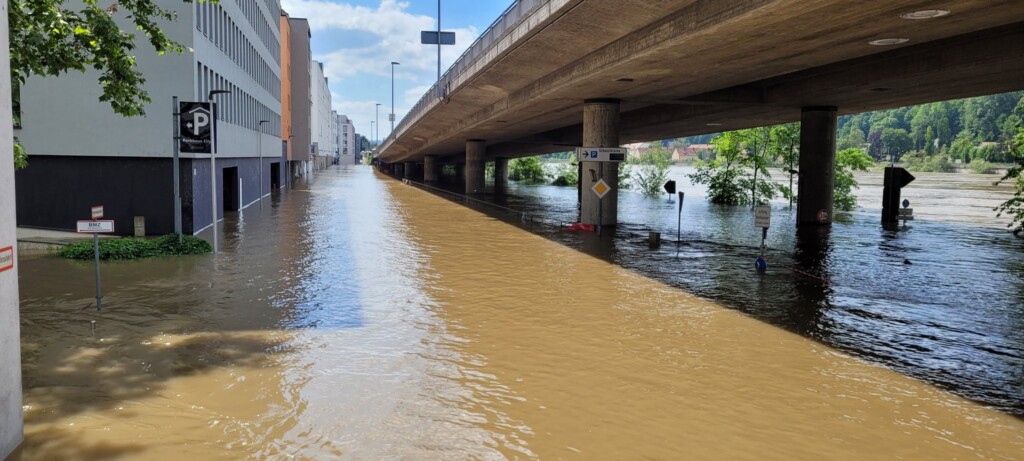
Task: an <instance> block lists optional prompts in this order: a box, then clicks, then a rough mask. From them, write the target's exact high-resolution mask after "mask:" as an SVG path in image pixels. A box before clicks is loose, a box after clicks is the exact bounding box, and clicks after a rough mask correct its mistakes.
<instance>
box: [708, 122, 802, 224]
mask: <svg viewBox="0 0 1024 461" xmlns="http://www.w3.org/2000/svg"><path fill="white" fill-rule="evenodd" d="M770 134H771V129H770V128H768V127H765V128H754V129H750V130H739V131H731V132H727V133H723V134H722V135H721V136H719V137H717V138H715V140H714V141H712V143H713V144H714V145H715V152H716V153H717V155H716V157H715V160H713V161H711V162H709V163H707V164H704V165H700V166H698V167H697V171H696V172H695V173H693V174H691V175H689V178H690V180H691V181H693V182H695V183H697V184H704V185H707V186H708V200H709V201H711V203H718V204H723V205H749V204H754V203H766V202H768V201H769V200H771V199H772V198H774V197H775V196H776V195H777V194H778V193H779V191H780V190H782V188H781V187H780V186H779V185H778V184H776V183H775V182H773V181H770V180H768V178H770V177H771V175H770V174H769V172H768V152H772V151H774V150H777V149H776V148H774V147H772V145H771V143H772V138H771V136H770ZM748 168H749V170H748ZM759 178H760V180H759Z"/></svg>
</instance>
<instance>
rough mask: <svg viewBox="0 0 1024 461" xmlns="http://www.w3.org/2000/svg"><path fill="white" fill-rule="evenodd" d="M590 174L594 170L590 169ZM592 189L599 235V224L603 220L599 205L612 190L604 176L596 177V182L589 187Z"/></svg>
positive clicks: (601, 209)
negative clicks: (594, 197)
mask: <svg viewBox="0 0 1024 461" xmlns="http://www.w3.org/2000/svg"><path fill="white" fill-rule="evenodd" d="M590 174H594V170H590ZM590 190H592V191H594V195H597V235H601V224H602V221H604V216H603V212H604V207H603V206H601V205H602V204H603V203H602V202H603V201H604V196H605V195H606V194H608V192H610V191H611V190H612V187H611V186H609V185H608V183H606V182H604V178H602V177H598V178H597V182H595V183H594V186H593V187H591V188H590Z"/></svg>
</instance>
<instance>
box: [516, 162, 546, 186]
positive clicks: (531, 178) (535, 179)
mask: <svg viewBox="0 0 1024 461" xmlns="http://www.w3.org/2000/svg"><path fill="white" fill-rule="evenodd" d="M508 178H509V179H511V180H513V181H520V182H524V183H527V184H540V183H543V182H547V178H548V174H547V172H546V171H544V165H541V162H540V157H522V158H517V159H513V160H510V161H509V162H508Z"/></svg>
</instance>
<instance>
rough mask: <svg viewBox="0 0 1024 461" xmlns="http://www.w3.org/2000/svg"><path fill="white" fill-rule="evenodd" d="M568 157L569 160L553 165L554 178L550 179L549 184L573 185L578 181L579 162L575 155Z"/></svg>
mask: <svg viewBox="0 0 1024 461" xmlns="http://www.w3.org/2000/svg"><path fill="white" fill-rule="evenodd" d="M570 158H571V160H570V161H569V162H565V163H559V164H558V166H557V167H555V173H554V179H552V180H551V184H553V185H556V186H575V185H577V184H579V183H580V174H579V168H578V165H579V162H577V161H576V157H575V156H573V157H570Z"/></svg>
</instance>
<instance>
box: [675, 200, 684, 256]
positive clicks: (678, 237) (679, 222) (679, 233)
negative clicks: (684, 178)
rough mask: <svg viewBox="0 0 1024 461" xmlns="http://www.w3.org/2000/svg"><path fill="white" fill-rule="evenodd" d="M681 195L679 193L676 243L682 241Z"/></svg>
mask: <svg viewBox="0 0 1024 461" xmlns="http://www.w3.org/2000/svg"><path fill="white" fill-rule="evenodd" d="M682 233H683V193H682V192H680V193H679V216H678V218H677V219H676V243H677V244H678V243H680V242H682V241H683V238H682Z"/></svg>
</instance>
